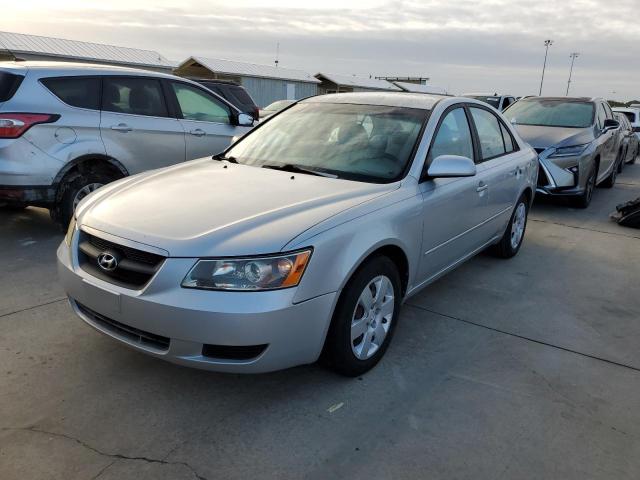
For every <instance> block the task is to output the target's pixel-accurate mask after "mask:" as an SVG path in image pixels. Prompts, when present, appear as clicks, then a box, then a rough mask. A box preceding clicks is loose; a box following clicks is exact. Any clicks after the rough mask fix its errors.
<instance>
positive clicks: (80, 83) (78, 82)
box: [42, 77, 100, 110]
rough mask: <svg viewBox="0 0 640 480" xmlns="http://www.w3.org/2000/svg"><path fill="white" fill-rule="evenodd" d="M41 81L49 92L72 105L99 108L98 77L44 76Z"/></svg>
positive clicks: (92, 108)
mask: <svg viewBox="0 0 640 480" xmlns="http://www.w3.org/2000/svg"><path fill="white" fill-rule="evenodd" d="M42 83H43V84H44V86H45V87H47V89H49V91H50V92H51V93H53V94H54V95H55V96H56V97H58V98H59V99H60V100H62V101H63V102H64V103H66V104H67V105H71V106H72V107H80V108H88V109H91V110H98V109H99V108H100V79H99V78H96V77H93V78H91V77H58V78H44V79H42Z"/></svg>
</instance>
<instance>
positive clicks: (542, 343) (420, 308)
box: [405, 302, 640, 372]
mask: <svg viewBox="0 0 640 480" xmlns="http://www.w3.org/2000/svg"><path fill="white" fill-rule="evenodd" d="M405 305H406V306H408V307H411V308H415V309H417V310H422V311H423V312H429V313H433V314H434V315H439V316H441V317H444V318H449V319H451V320H456V321H457V322H461V323H466V324H468V325H473V326H474V327H479V328H484V329H486V330H491V331H492V332H496V333H501V334H503V335H508V336H510V337H514V338H519V339H520V340H525V341H527V342H532V343H537V344H539V345H544V346H545V347H551V348H556V349H558V350H562V351H564V352H568V353H573V354H574V355H580V356H581V357H586V358H590V359H592V360H597V361H600V362H604V363H608V364H610V365H614V366H616V367H622V368H626V369H629V370H632V371H634V372H640V368H638V367H634V366H633V365H628V364H626V363H621V362H616V361H615V360H609V359H608V358H603V357H599V356H597V355H592V354H590V353H584V352H580V351H578V350H574V349H572V348H568V347H563V346H561V345H555V344H553V343H549V342H545V341H544V340H537V339H535V338H531V337H527V336H524V335H519V334H517V333H513V332H508V331H506V330H502V329H500V328H495V327H491V326H489V325H484V324H482V323H478V322H474V321H472V320H465V319H464V318H460V317H456V316H453V315H448V314H446V313H440V312H436V311H435V310H431V309H430V308H426V307H422V306H420V305H416V304H413V303H409V302H407V303H405Z"/></svg>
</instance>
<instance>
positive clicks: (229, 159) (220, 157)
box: [211, 153, 238, 163]
mask: <svg viewBox="0 0 640 480" xmlns="http://www.w3.org/2000/svg"><path fill="white" fill-rule="evenodd" d="M211 158H213V159H214V160H226V161H227V162H229V163H238V159H237V158H236V157H225V156H224V154H223V153H219V154H217V155H214V156H213V157H211Z"/></svg>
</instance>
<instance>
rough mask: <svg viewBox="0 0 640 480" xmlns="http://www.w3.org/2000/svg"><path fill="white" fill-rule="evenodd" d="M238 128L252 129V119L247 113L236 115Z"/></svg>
mask: <svg viewBox="0 0 640 480" xmlns="http://www.w3.org/2000/svg"><path fill="white" fill-rule="evenodd" d="M238 126H240V127H253V117H252V116H251V115H249V114H248V113H239V114H238Z"/></svg>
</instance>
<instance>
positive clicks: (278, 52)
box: [275, 42, 280, 68]
mask: <svg viewBox="0 0 640 480" xmlns="http://www.w3.org/2000/svg"><path fill="white" fill-rule="evenodd" d="M279 57H280V42H278V43H276V61H275V64H276V68H278V64H279V63H280V59H279Z"/></svg>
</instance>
